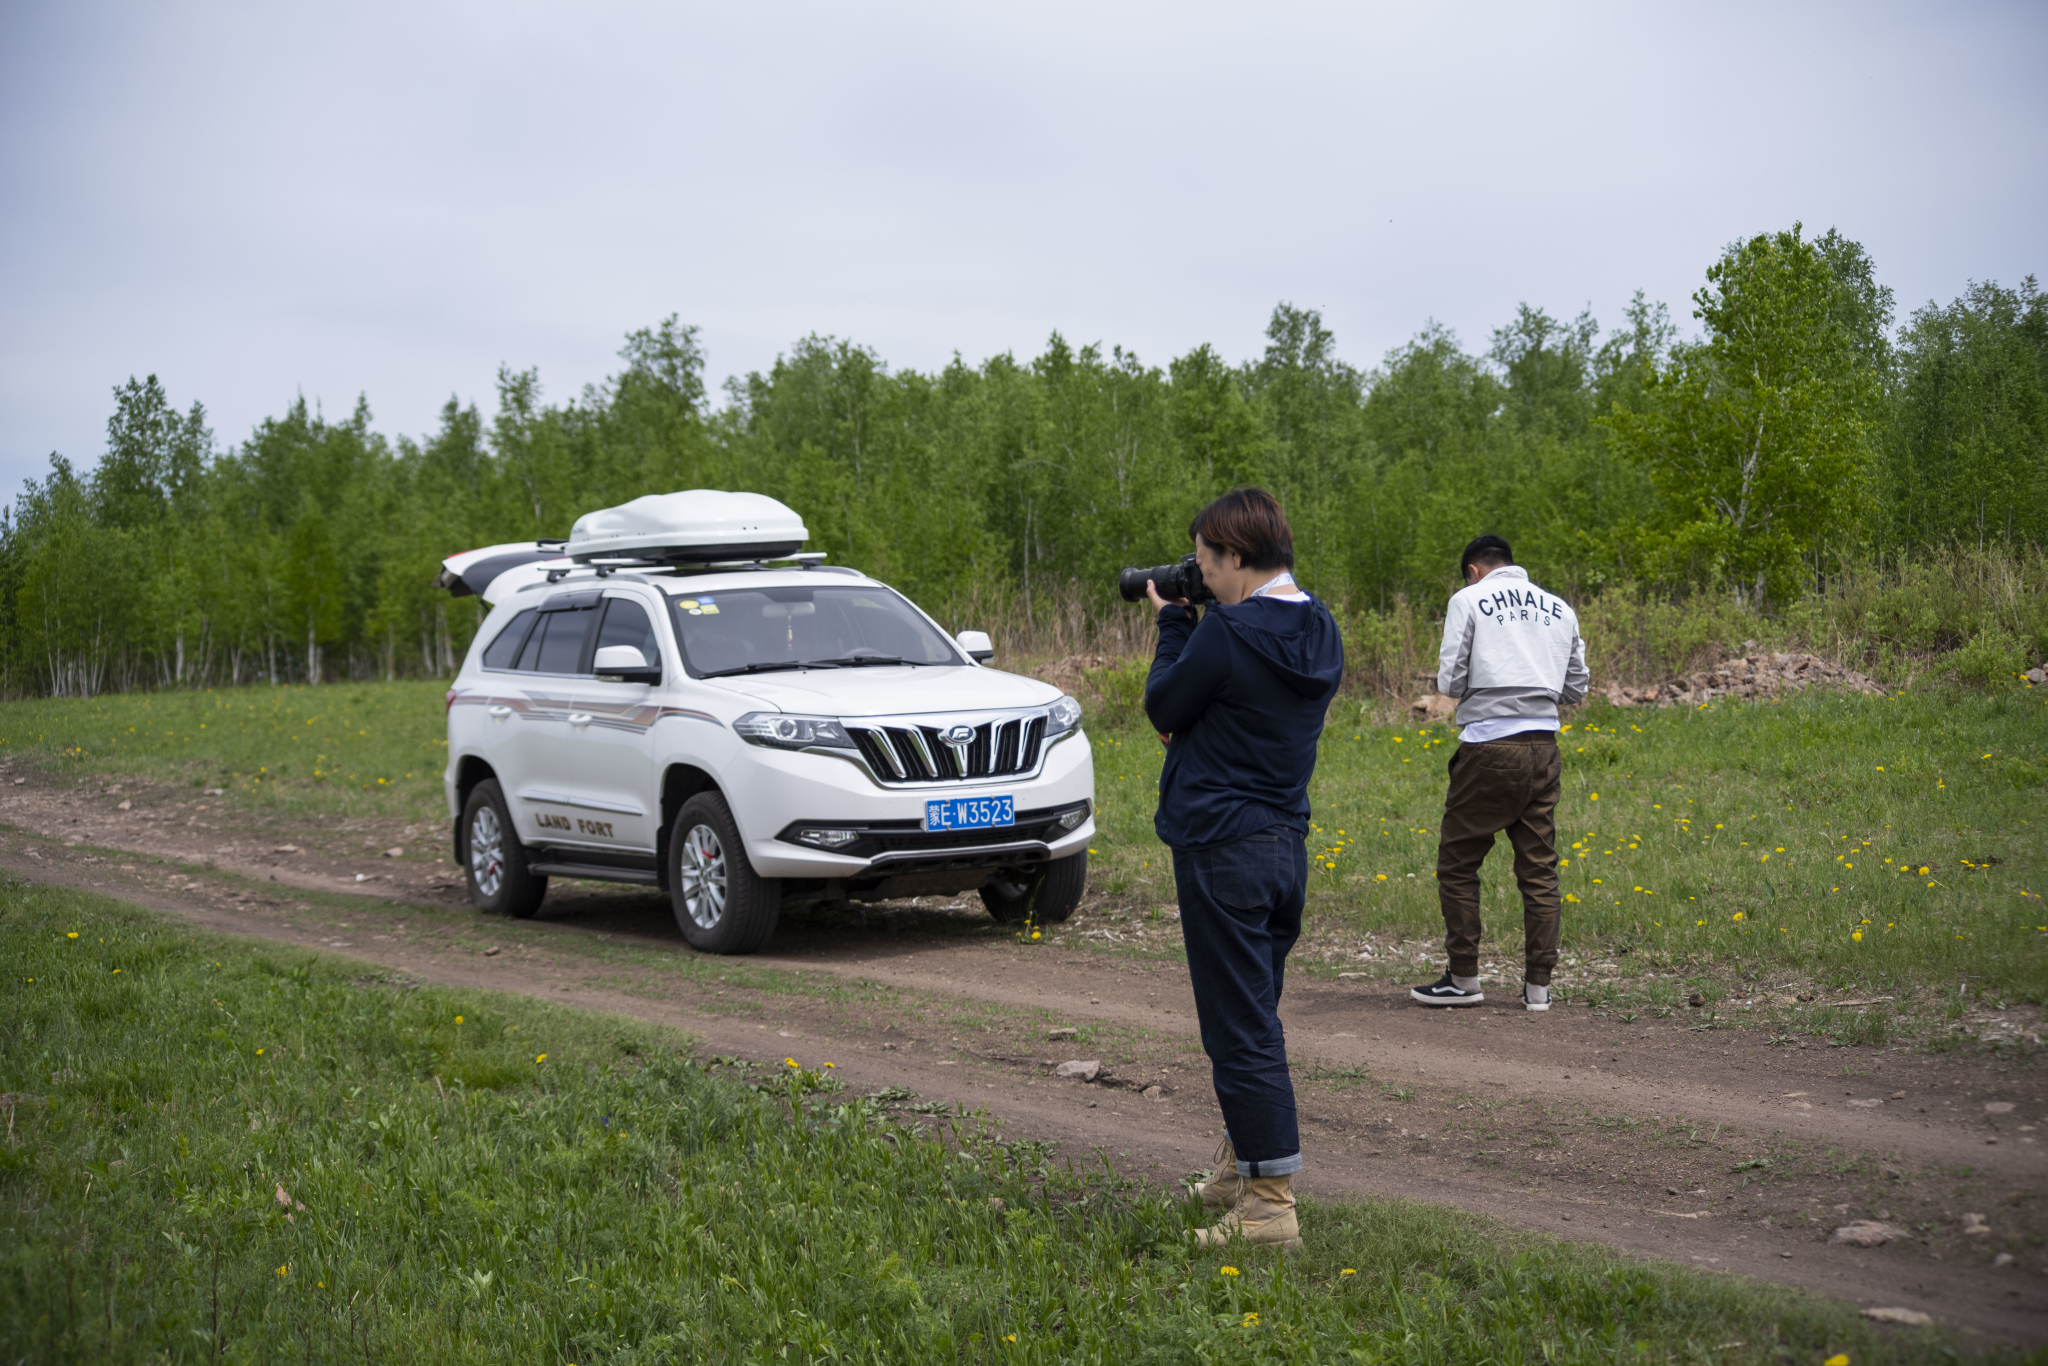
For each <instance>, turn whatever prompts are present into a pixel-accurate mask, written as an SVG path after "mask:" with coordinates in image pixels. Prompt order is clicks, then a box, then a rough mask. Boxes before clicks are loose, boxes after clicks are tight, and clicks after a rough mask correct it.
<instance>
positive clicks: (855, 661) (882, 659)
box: [804, 655, 917, 669]
mask: <svg viewBox="0 0 2048 1366" xmlns="http://www.w3.org/2000/svg"><path fill="white" fill-rule="evenodd" d="M804 662H805V663H806V664H819V665H829V666H831V667H833V668H843V669H857V668H859V667H860V666H861V665H863V664H908V665H909V666H910V667H911V668H913V669H914V668H916V667H917V661H916V660H914V659H902V658H899V657H897V656H896V655H847V656H846V657H845V658H844V659H810V660H806V661H804Z"/></svg>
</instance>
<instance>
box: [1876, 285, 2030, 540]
mask: <svg viewBox="0 0 2048 1366" xmlns="http://www.w3.org/2000/svg"><path fill="white" fill-rule="evenodd" d="M1901 340H1902V342H1903V346H1904V360H1903V364H1902V366H1901V371H1900V375H1899V381H1898V390H1897V397H1896V400H1895V408H1896V416H1895V418H1894V421H1893V424H1892V427H1891V432H1890V448H1889V452H1888V454H1889V467H1888V471H1887V473H1888V479H1887V483H1886V489H1885V503H1886V511H1887V517H1886V522H1885V531H1886V536H1887V539H1888V540H1890V541H1891V542H1893V543H1894V544H1901V545H1907V546H1912V545H1927V544H1940V543H1942V542H1944V541H1955V542H1960V543H1962V544H1967V545H1976V546H1978V547H1980V548H1981V547H1983V546H1985V545H1988V544H1991V543H1994V542H1995V543H1998V544H2001V545H2007V546H2011V545H2016V544H2029V543H2031V544H2034V545H2040V544H2042V543H2043V542H2048V296H2043V294H2042V293H2041V291H2040V288H2039V286H2038V285H2037V284H2036V283H2035V281H2034V277H2033V276H2031V275H2029V276H2028V277H2027V278H2026V279H2025V280H2024V281H2022V282H2021V284H2020V287H2019V288H2018V289H2017V290H2013V289H2004V288H2001V287H2000V286H1998V285H1996V284H1992V283H1989V282H1986V283H1982V284H1973V285H1971V286H1970V288H1969V290H1968V291H1967V292H1965V293H1964V295H1963V297H1962V298H1960V299H1957V300H1956V301H1955V302H1954V303H1952V304H1949V305H1948V306H1947V307H1945V308H1944V307H1938V306H1936V305H1934V304H1929V305H1928V306H1927V307H1925V308H1923V309H1921V310H1920V311H1919V312H1917V313H1915V314H1914V315H1913V317H1912V320H1911V322H1909V323H1908V324H1907V326H1906V330H1905V335H1904V337H1903V338H1902V339H1901Z"/></svg>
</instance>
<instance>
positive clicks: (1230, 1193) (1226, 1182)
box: [1195, 1134, 1244, 1209]
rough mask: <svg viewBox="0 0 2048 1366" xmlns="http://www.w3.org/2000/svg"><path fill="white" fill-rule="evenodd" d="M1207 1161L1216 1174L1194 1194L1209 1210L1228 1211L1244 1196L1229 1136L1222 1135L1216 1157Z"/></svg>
mask: <svg viewBox="0 0 2048 1366" xmlns="http://www.w3.org/2000/svg"><path fill="white" fill-rule="evenodd" d="M1209 1160H1210V1162H1211V1163H1213V1164H1214V1165H1215V1168H1216V1174H1215V1175H1213V1176H1211V1177H1210V1178H1209V1179H1208V1180H1207V1181H1204V1182H1203V1183H1202V1184H1201V1187H1200V1188H1199V1189H1198V1190H1197V1191H1196V1192H1195V1193H1196V1194H1197V1195H1199V1196H1201V1197H1202V1203H1203V1204H1205V1205H1207V1206H1208V1207H1209V1208H1210V1209H1229V1208H1230V1207H1231V1206H1232V1205H1235V1204H1236V1203H1237V1198H1238V1197H1239V1196H1240V1195H1243V1194H1244V1178H1243V1177H1242V1176H1239V1175H1238V1174H1237V1149H1235V1148H1233V1147H1231V1146H1230V1135H1229V1134H1225V1135H1223V1141H1222V1142H1221V1143H1219V1144H1217V1145H1216V1156H1214V1157H1212V1158H1210V1159H1209Z"/></svg>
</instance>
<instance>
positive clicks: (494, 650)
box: [484, 607, 540, 669]
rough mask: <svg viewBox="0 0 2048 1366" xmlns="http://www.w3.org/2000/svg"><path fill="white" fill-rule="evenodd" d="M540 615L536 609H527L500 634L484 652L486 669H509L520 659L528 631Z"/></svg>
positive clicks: (507, 624)
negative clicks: (521, 647) (520, 651)
mask: <svg viewBox="0 0 2048 1366" xmlns="http://www.w3.org/2000/svg"><path fill="white" fill-rule="evenodd" d="M538 615H540V613H539V612H538V611H537V610H536V609H534V608H531V607H529V608H527V609H526V610H525V611H524V612H521V613H520V614H519V615H518V616H516V617H514V618H512V620H511V621H510V622H508V623H506V625H505V629H504V630H502V631H500V632H498V638H497V639H496V640H494V641H492V642H491V643H490V645H489V647H487V648H486V649H485V650H484V667H485V668H486V669H509V668H511V667H512V666H513V665H514V664H515V663H517V662H518V659H519V647H520V646H521V645H522V644H524V643H525V641H526V629H527V628H528V627H529V626H531V625H533V619H534V618H535V617H536V616H538Z"/></svg>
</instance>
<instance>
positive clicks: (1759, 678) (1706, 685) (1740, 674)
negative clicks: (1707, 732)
mask: <svg viewBox="0 0 2048 1366" xmlns="http://www.w3.org/2000/svg"><path fill="white" fill-rule="evenodd" d="M1813 687H1822V688H1839V689H1841V690H1842V691H1844V692H1860V693H1869V694H1871V695H1873V696H1882V695H1883V694H1884V689H1883V688H1881V687H1879V686H1878V685H1877V684H1876V683H1874V682H1872V681H1871V680H1870V679H1868V678H1866V677H1864V676H1863V675H1862V674H1860V673H1857V672H1856V671H1855V670H1854V669H1845V668H1843V667H1842V666H1841V665H1839V664H1830V663H1829V662H1828V661H1827V660H1825V659H1822V658H1821V657H1820V656H1818V655H1803V654H1749V655H1742V656H1740V657H1739V658H1736V659H1730V660H1725V661H1723V662H1722V663H1719V664H1716V665H1713V666H1712V667H1711V668H1706V669H1701V670H1700V671H1699V672H1698V673H1693V674H1687V675H1686V676H1685V677H1684V678H1674V679H1672V680H1670V681H1669V682H1665V683H1658V684H1655V685H1653V686H1651V687H1646V688H1631V687H1627V686H1624V685H1623V684H1620V683H1610V684H1608V685H1607V687H1606V688H1605V689H1604V690H1603V691H1604V693H1605V695H1606V698H1607V700H1608V702H1609V703H1611V704H1612V705H1614V706H1617V707H1674V706H1700V705H1702V704H1704V703H1707V702H1717V701H1720V700H1722V699H1723V698H1734V699H1739V700H1742V701H1747V702H1757V701H1766V700H1769V699H1771V698H1776V697H1782V696H1784V695H1785V694H1786V693H1793V692H1798V691H1799V690H1800V689H1802V688H1813Z"/></svg>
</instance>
